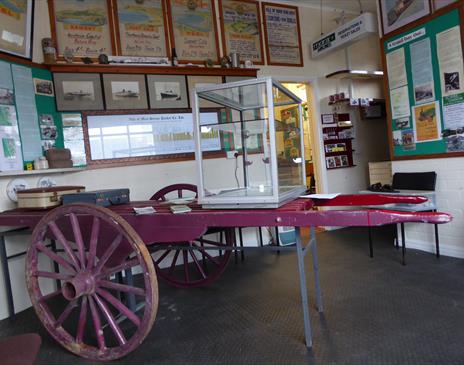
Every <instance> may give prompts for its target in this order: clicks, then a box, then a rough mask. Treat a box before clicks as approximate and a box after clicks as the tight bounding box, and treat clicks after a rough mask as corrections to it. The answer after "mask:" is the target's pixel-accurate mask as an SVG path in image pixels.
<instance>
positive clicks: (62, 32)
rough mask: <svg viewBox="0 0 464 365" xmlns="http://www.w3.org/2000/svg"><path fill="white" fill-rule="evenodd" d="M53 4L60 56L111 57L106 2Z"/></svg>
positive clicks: (69, 0)
mask: <svg viewBox="0 0 464 365" xmlns="http://www.w3.org/2000/svg"><path fill="white" fill-rule="evenodd" d="M52 4H53V11H54V18H55V28H56V39H57V47H58V54H59V55H64V54H70V55H73V56H74V57H94V58H96V57H98V56H99V55H100V54H102V53H103V54H106V55H111V54H113V49H112V46H111V32H110V25H109V22H108V18H109V17H108V6H107V4H108V3H107V1H106V0H85V1H81V0H66V1H63V0H55V1H52Z"/></svg>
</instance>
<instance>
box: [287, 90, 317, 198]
mask: <svg viewBox="0 0 464 365" xmlns="http://www.w3.org/2000/svg"><path fill="white" fill-rule="evenodd" d="M281 83H282V85H283V86H284V87H286V88H287V89H288V90H290V91H291V92H292V93H294V94H295V95H296V96H298V97H299V98H300V99H301V100H302V101H303V103H302V109H303V123H302V124H303V142H304V159H305V170H306V186H307V187H308V189H309V190H310V191H311V193H316V192H317V191H318V190H319V189H318V188H317V183H316V182H317V181H318V180H319V174H318V173H317V172H318V171H319V169H318V166H316V165H317V164H316V160H315V159H314V156H313V154H314V151H315V150H314V146H316V145H317V142H316V141H315V140H314V139H313V136H314V128H315V127H316V124H315V120H314V118H315V112H314V110H313V108H312V106H313V100H312V87H311V84H310V83H304V82H285V81H284V82H281ZM316 150H317V149H316Z"/></svg>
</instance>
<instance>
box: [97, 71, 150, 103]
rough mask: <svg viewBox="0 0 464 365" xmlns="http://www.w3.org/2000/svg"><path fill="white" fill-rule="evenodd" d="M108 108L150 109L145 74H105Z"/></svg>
mask: <svg viewBox="0 0 464 365" xmlns="http://www.w3.org/2000/svg"><path fill="white" fill-rule="evenodd" d="M103 90H104V91H105V103H106V109H107V110H114V109H148V101H147V88H146V86H145V75H124V74H104V75H103Z"/></svg>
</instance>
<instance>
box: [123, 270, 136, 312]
mask: <svg viewBox="0 0 464 365" xmlns="http://www.w3.org/2000/svg"><path fill="white" fill-rule="evenodd" d="M124 273H125V276H126V280H125V281H126V285H129V286H134V278H133V276H132V269H127V270H124ZM127 301H128V303H127V304H128V307H129V309H130V310H131V311H133V312H135V310H136V308H137V306H136V302H135V294H133V293H128V294H127Z"/></svg>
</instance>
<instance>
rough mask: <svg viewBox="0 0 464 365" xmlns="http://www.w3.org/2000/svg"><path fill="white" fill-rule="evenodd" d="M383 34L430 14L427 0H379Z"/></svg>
mask: <svg viewBox="0 0 464 365" xmlns="http://www.w3.org/2000/svg"><path fill="white" fill-rule="evenodd" d="M379 1H380V12H381V15H382V16H381V18H382V29H383V34H384V35H385V34H388V33H390V32H393V31H394V30H395V29H398V28H401V27H402V26H404V25H406V24H409V23H411V22H413V21H414V20H417V19H419V18H422V17H423V16H426V15H428V14H430V2H429V0H407V1H404V0H402V1H393V0H379Z"/></svg>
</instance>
